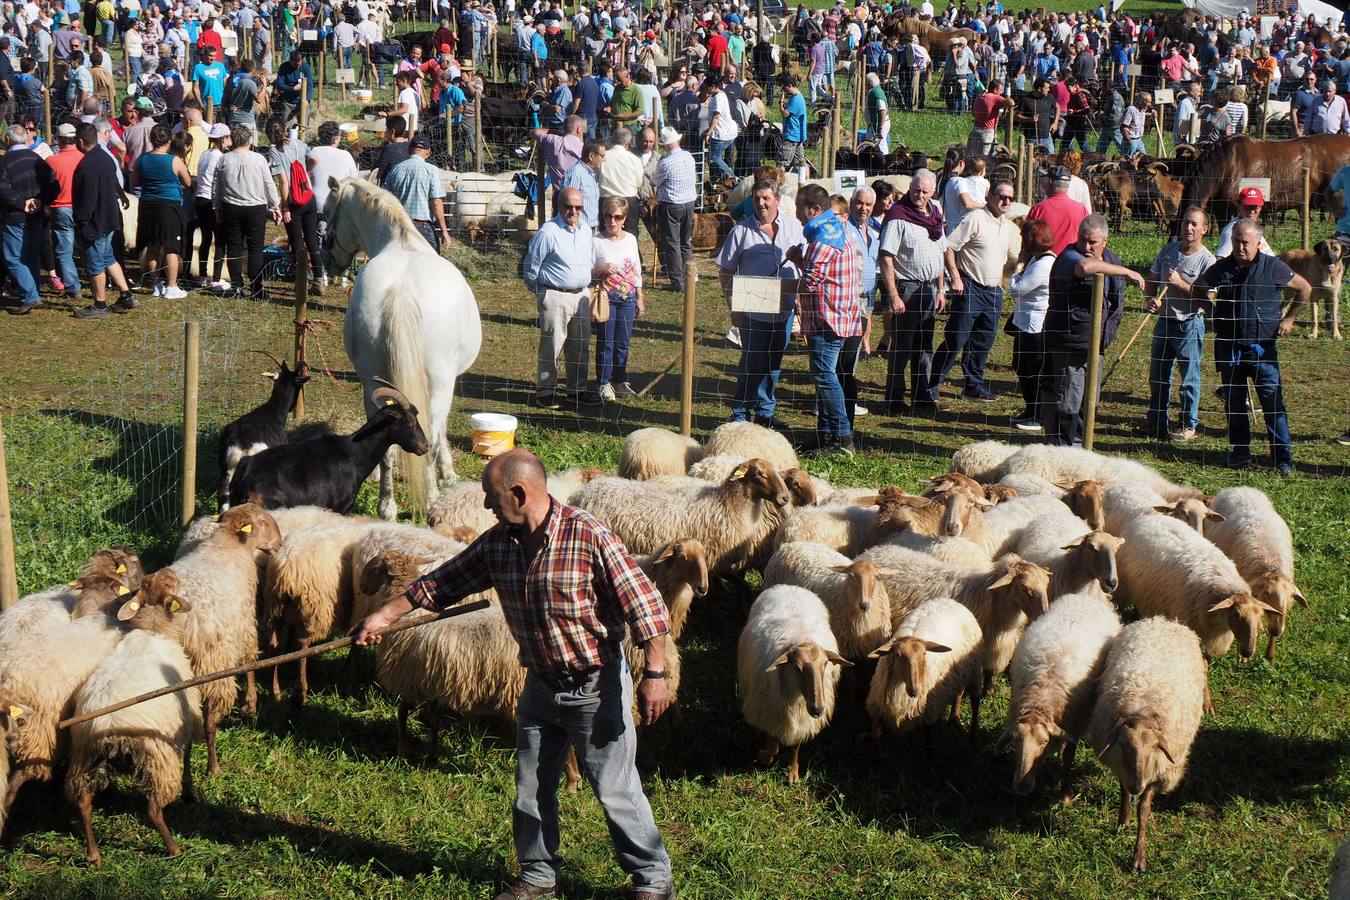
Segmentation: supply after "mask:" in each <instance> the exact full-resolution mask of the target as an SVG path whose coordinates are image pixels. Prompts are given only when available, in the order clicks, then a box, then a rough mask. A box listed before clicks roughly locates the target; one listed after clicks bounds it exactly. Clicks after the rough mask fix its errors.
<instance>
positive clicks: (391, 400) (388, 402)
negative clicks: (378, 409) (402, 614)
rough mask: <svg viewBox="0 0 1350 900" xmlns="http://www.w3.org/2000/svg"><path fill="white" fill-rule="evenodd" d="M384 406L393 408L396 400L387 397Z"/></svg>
mask: <svg viewBox="0 0 1350 900" xmlns="http://www.w3.org/2000/svg"><path fill="white" fill-rule="evenodd" d="M384 405H385V406H393V405H394V398H393V397H385V398H384Z"/></svg>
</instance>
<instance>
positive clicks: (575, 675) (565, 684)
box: [535, 666, 602, 693]
mask: <svg viewBox="0 0 1350 900" xmlns="http://www.w3.org/2000/svg"><path fill="white" fill-rule="evenodd" d="M601 668H602V667H601V666H596V667H595V668H593V669H586V670H585V671H582V672H569V673H567V674H565V675H553V674H550V673H547V672H539V671H536V672H535V674H536V675H538V676H539V677H540V678H541V679H542V680H543V682H544V684H546V685H548V686H549V687H550V688H552V689H553V690H554V691H555V692H558V693H562V692H564V691H574V690H576V689H577V688H579V687H581V686H582V685H583V684H585V683H586V682H587V681H589V680H590V679H591V677H592V676H593V675H595V673H596V672H599V671H600V669H601Z"/></svg>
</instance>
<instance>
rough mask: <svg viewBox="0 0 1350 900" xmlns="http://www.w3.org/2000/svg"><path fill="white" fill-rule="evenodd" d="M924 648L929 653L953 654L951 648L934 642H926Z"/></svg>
mask: <svg viewBox="0 0 1350 900" xmlns="http://www.w3.org/2000/svg"><path fill="white" fill-rule="evenodd" d="M923 648H924V649H925V650H927V651H928V652H929V653H951V652H952V648H951V647H944V646H943V645H942V644H935V643H933V642H932V641H924V642H923Z"/></svg>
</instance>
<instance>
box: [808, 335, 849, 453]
mask: <svg viewBox="0 0 1350 900" xmlns="http://www.w3.org/2000/svg"><path fill="white" fill-rule="evenodd" d="M844 341H845V339H844V338H841V337H835V336H834V334H832V333H830V332H828V331H820V332H817V333H815V334H812V335H808V336H807V338H806V352H807V354H808V356H809V357H810V359H811V377H812V378H813V379H815V382H816V408H817V411H816V431H817V432H818V433H819V434H820V435H821V436H822V437H827V438H828V437H833V438H851V437H853V427H852V426H851V425H850V424H849V420H848V413H849V410H848V407H847V406H845V404H844V386H843V384H842V383H841V382H840V379H839V371H838V368H839V358H840V354H841V353H842V352H843V350H844Z"/></svg>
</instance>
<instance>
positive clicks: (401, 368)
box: [384, 282, 431, 513]
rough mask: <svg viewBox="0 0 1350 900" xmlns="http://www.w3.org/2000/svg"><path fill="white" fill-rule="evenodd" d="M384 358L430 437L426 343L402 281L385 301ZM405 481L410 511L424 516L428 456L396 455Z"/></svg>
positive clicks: (409, 290)
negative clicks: (410, 506) (406, 482)
mask: <svg viewBox="0 0 1350 900" xmlns="http://www.w3.org/2000/svg"><path fill="white" fill-rule="evenodd" d="M384 308H385V319H384V358H385V359H386V360H388V361H389V380H390V381H391V382H392V383H393V384H394V385H395V386H396V387H397V388H398V389H399V390H400V391H402V392H403V395H404V396H405V397H407V398H408V399H409V400H410V401H411V402H412V404H413V406H416V407H417V421H418V424H420V425H421V426H422V431H423V432H425V433H426V434H428V435H430V434H431V428H430V427H429V426H430V424H431V423H430V419H428V416H429V415H430V409H431V385H430V382H429V381H428V379H427V361H426V340H425V338H424V337H423V334H422V331H423V329H422V312H421V309H420V308H419V307H418V305H417V298H416V297H414V296H413V293H412V288H411V287H409V286H408V284H407V283H406V282H400V283H399V284H397V285H395V286H394V288H393V289H392V290H391V291H390V292H389V294H388V295H387V296H386V298H385V307H384ZM399 456H400V457H401V459H400V462H401V463H402V468H403V472H404V474H405V475H406V477H407V480H408V496H409V498H410V502H411V505H412V509H413V510H414V511H416V512H422V513H425V512H426V509H427V503H428V502H429V500H430V498H429V497H428V495H427V479H428V475H429V470H428V466H429V465H430V464H431V453H430V452H428V453H425V454H423V455H422V456H414V455H413V454H411V453H407V452H404V451H400V452H399Z"/></svg>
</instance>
